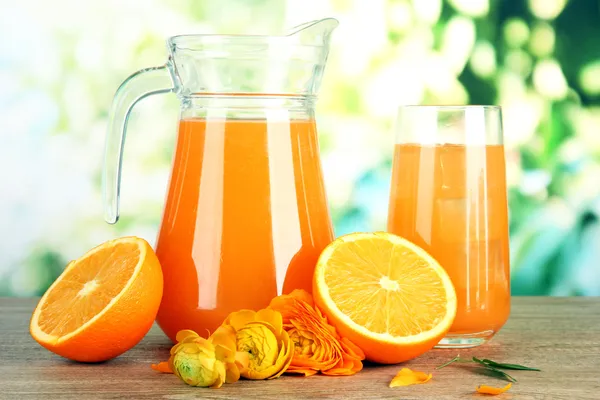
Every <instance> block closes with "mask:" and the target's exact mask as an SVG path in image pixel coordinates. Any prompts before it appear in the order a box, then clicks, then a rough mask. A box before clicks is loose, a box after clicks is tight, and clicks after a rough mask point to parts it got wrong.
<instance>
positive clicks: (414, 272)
mask: <svg viewBox="0 0 600 400" xmlns="http://www.w3.org/2000/svg"><path fill="white" fill-rule="evenodd" d="M313 296H314V298H315V303H316V304H317V306H318V307H319V308H320V309H321V310H322V311H323V312H324V313H325V315H327V317H328V319H329V321H330V323H332V324H333V325H334V326H335V327H336V328H337V330H338V332H340V334H341V335H342V336H344V337H347V338H348V339H350V340H351V341H352V342H353V343H355V344H356V345H357V346H358V347H360V348H361V349H362V350H363V351H364V353H365V355H366V357H367V359H368V360H370V361H374V362H378V363H384V364H394V363H399V362H402V361H406V360H409V359H411V358H414V357H417V356H419V355H421V354H423V353H424V352H426V351H428V350H429V349H431V348H432V347H433V346H435V345H436V344H437V343H438V342H439V341H440V340H441V339H442V338H443V337H444V335H445V334H446V333H447V332H448V330H449V329H450V326H451V325H452V322H453V320H454V317H455V315H456V293H455V291H454V287H453V285H452V282H451V281H450V277H449V276H448V274H447V273H446V271H444V269H443V268H442V267H441V266H440V265H439V264H438V263H437V261H435V259H433V257H431V256H430V255H429V254H427V253H426V252H425V250H423V249H421V248H420V247H418V246H417V245H415V244H413V243H411V242H409V241H408V240H406V239H403V238H401V237H398V236H395V235H392V234H390V233H384V232H376V233H353V234H350V235H346V236H342V237H340V238H338V239H337V240H335V241H334V242H332V243H331V244H330V245H329V246H327V248H325V250H323V253H322V254H321V256H320V257H319V260H318V262H317V266H316V269H315V274H314V279H313Z"/></svg>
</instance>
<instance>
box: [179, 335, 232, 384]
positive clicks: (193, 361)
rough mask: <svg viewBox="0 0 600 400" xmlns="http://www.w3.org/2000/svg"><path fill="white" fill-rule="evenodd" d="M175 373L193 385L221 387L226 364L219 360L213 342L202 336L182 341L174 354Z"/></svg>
mask: <svg viewBox="0 0 600 400" xmlns="http://www.w3.org/2000/svg"><path fill="white" fill-rule="evenodd" d="M173 373H174V374H175V375H176V376H177V377H179V378H180V379H181V380H182V381H184V382H185V383H187V384H188V385H191V386H202V387H207V386H210V387H215V388H218V387H221V385H223V382H225V364H224V363H223V362H222V361H220V360H217V356H216V353H215V347H214V346H213V344H212V343H211V342H210V341H208V340H206V339H203V338H201V337H199V338H197V339H196V340H195V341H193V342H188V343H181V344H180V345H179V347H178V348H177V350H176V351H175V354H174V355H173Z"/></svg>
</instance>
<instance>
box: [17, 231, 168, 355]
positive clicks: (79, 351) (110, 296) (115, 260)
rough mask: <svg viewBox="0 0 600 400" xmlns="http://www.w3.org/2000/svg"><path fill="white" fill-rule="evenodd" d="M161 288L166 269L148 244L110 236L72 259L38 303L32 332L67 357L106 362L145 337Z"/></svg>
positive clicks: (39, 341) (32, 320) (131, 238)
mask: <svg viewBox="0 0 600 400" xmlns="http://www.w3.org/2000/svg"><path fill="white" fill-rule="evenodd" d="M162 292H163V276H162V270H161V267H160V264H159V262H158V259H157V258H156V255H155V254H154V251H153V250H152V248H151V247H150V245H149V244H148V242H146V241H145V240H144V239H140V238H137V237H124V238H120V239H115V240H111V241H108V242H106V243H104V244H101V245H100V246H98V247H95V248H94V249H92V250H90V251H89V252H87V253H86V254H85V255H84V256H83V257H81V258H79V259H78V260H75V261H71V263H69V265H68V266H67V267H66V268H65V270H64V272H63V273H62V274H61V275H60V276H59V277H58V278H57V279H56V281H55V282H54V283H53V284H52V286H50V288H49V289H48V290H47V291H46V293H45V294H44V296H43V297H42V298H41V300H40V302H39V303H38V305H37V307H36V309H35V311H34V312H33V316H32V318H31V323H30V327H29V331H30V333H31V336H33V338H34V339H35V340H36V341H37V342H38V343H39V344H41V345H42V346H44V347H45V348H47V349H48V350H50V351H52V352H54V353H56V354H58V355H61V356H63V357H66V358H69V359H71V360H76V361H84V362H98V361H105V360H108V359H110V358H113V357H116V356H118V355H120V354H122V353H124V352H125V351H127V350H129V349H130V348H132V347H133V346H135V345H136V344H137V343H138V342H139V341H140V340H141V339H142V338H143V337H144V335H146V333H147V332H148V331H149V330H150V328H151V327H152V323H153V322H154V319H155V317H156V313H157V312H158V307H159V305H160V301H161V298H162Z"/></svg>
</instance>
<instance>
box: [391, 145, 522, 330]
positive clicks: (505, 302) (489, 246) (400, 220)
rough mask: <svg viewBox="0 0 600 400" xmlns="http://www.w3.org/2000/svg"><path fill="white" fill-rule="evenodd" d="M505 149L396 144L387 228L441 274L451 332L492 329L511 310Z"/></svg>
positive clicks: (499, 324) (500, 324) (497, 327)
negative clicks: (449, 286)
mask: <svg viewBox="0 0 600 400" xmlns="http://www.w3.org/2000/svg"><path fill="white" fill-rule="evenodd" d="M507 212H508V209H507V199H506V179H505V162H504V148H503V146H501V145H488V146H483V145H481V146H464V145H437V146H426V145H416V144H397V145H396V148H395V155H394V170H393V172H392V186H391V198H390V206H389V217H388V231H389V232H392V233H395V234H397V235H399V236H402V237H404V238H406V239H408V240H410V241H411V242H413V243H415V244H417V245H418V246H420V247H421V248H423V249H425V250H426V251H427V252H428V253H429V254H431V255H432V256H433V257H434V258H435V259H436V260H437V261H438V262H439V263H440V265H441V266H442V267H443V268H444V269H445V270H446V271H447V272H448V275H450V278H451V280H452V282H453V284H454V287H455V289H456V295H457V302H458V303H457V306H458V309H457V313H456V318H455V320H454V324H453V325H452V328H451V329H450V333H456V334H461V333H476V332H482V331H486V330H498V329H499V328H500V327H501V326H502V325H503V324H504V322H505V321H506V320H507V318H508V315H509V311H510V280H509V270H510V266H509V252H508V218H507Z"/></svg>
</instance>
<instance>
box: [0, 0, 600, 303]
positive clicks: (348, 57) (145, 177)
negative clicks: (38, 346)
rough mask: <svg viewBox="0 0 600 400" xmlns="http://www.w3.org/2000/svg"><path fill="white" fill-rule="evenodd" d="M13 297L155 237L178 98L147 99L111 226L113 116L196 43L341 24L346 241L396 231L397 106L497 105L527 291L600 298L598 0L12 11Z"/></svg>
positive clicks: (325, 151) (5, 220)
mask: <svg viewBox="0 0 600 400" xmlns="http://www.w3.org/2000/svg"><path fill="white" fill-rule="evenodd" d="M0 7H1V8H0V10H1V12H0V163H1V164H0V166H1V172H0V190H1V194H0V221H1V224H0V255H1V257H0V295H14V296H30V295H39V294H41V293H43V292H44V290H45V289H46V288H47V287H48V285H49V284H50V283H51V282H52V281H53V280H54V278H55V277H56V276H57V275H58V274H59V273H60V272H61V270H62V269H63V267H64V266H65V265H66V263H67V261H68V260H70V259H73V258H76V257H78V256H80V255H82V254H83V253H84V252H85V251H86V250H87V249H89V248H90V247H92V246H95V245H97V244H99V243H101V242H102V241H104V240H107V239H109V238H113V237H116V236H121V235H128V234H135V235H138V236H142V237H145V238H146V239H148V240H149V241H150V242H151V243H154V241H155V237H156V232H157V228H158V224H159V220H160V217H161V210H162V205H163V201H164V193H165V189H166V185H167V179H168V174H169V168H170V161H171V155H172V152H173V145H174V139H175V129H176V121H177V108H178V101H177V99H176V98H174V96H153V97H151V98H148V99H147V100H144V101H143V102H142V103H141V104H140V105H139V106H137V107H136V109H135V112H134V114H133V117H132V120H131V123H130V128H129V135H128V141H127V145H126V149H125V162H124V175H123V191H122V209H121V210H122V216H123V218H122V220H121V222H120V223H119V224H117V225H115V226H109V225H107V224H105V223H104V222H103V220H102V206H101V196H100V168H101V163H102V157H103V145H104V135H105V128H106V117H107V109H108V107H109V106H110V103H111V99H112V95H113V94H114V91H115V89H116V88H117V87H118V85H119V84H120V82H121V81H123V80H124V79H125V78H126V77H127V76H128V75H129V74H131V73H132V72H134V71H136V70H138V69H141V68H144V67H148V66H155V65H160V64H163V63H164V61H165V59H166V48H165V39H166V38H167V37H168V36H171V35H175V34H181V33H248V34H277V33H280V32H282V31H283V30H284V29H285V28H287V27H291V26H294V25H297V24H299V23H301V22H305V21H309V20H313V19H318V18H322V17H326V16H332V17H335V18H337V19H339V20H340V27H339V28H338V30H336V31H335V33H334V36H333V43H332V51H331V55H330V60H329V64H328V66H327V70H326V73H325V78H324V83H323V86H322V89H321V98H320V102H319V105H318V122H319V133H320V139H321V149H322V159H323V165H324V172H325V179H326V185H327V189H328V196H329V201H330V206H331V208H332V215H333V218H334V224H335V229H336V234H338V235H340V234H343V233H347V232H351V231H363V230H376V229H385V225H386V223H385V219H386V213H387V202H388V192H389V178H390V166H391V156H392V143H393V137H392V123H393V119H394V114H395V111H396V107H397V106H398V105H399V104H440V103H446V104H500V105H502V106H503V107H504V113H505V114H504V127H505V144H506V151H507V153H506V155H507V168H508V171H507V172H508V175H507V178H508V184H509V188H510V189H509V200H510V218H511V224H510V229H511V253H512V254H511V259H512V260H511V261H512V291H513V294H517V295H522V294H529V295H558V296H561V295H600V223H599V220H598V218H599V215H600V107H599V105H600V1H598V0H571V1H567V0H504V1H494V0H447V1H442V0H412V1H410V0H312V1H311V0H289V1H284V0H253V1H252V0H221V1H213V0H206V1H200V0H197V1H194V0H171V1H168V0H146V1H134V0H106V1H100V0H93V1H87V2H83V1H79V0H53V1H51V2H47V1H43V0H26V1H21V2H15V1H12V2H7V1H4V0H1V1H0Z"/></svg>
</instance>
